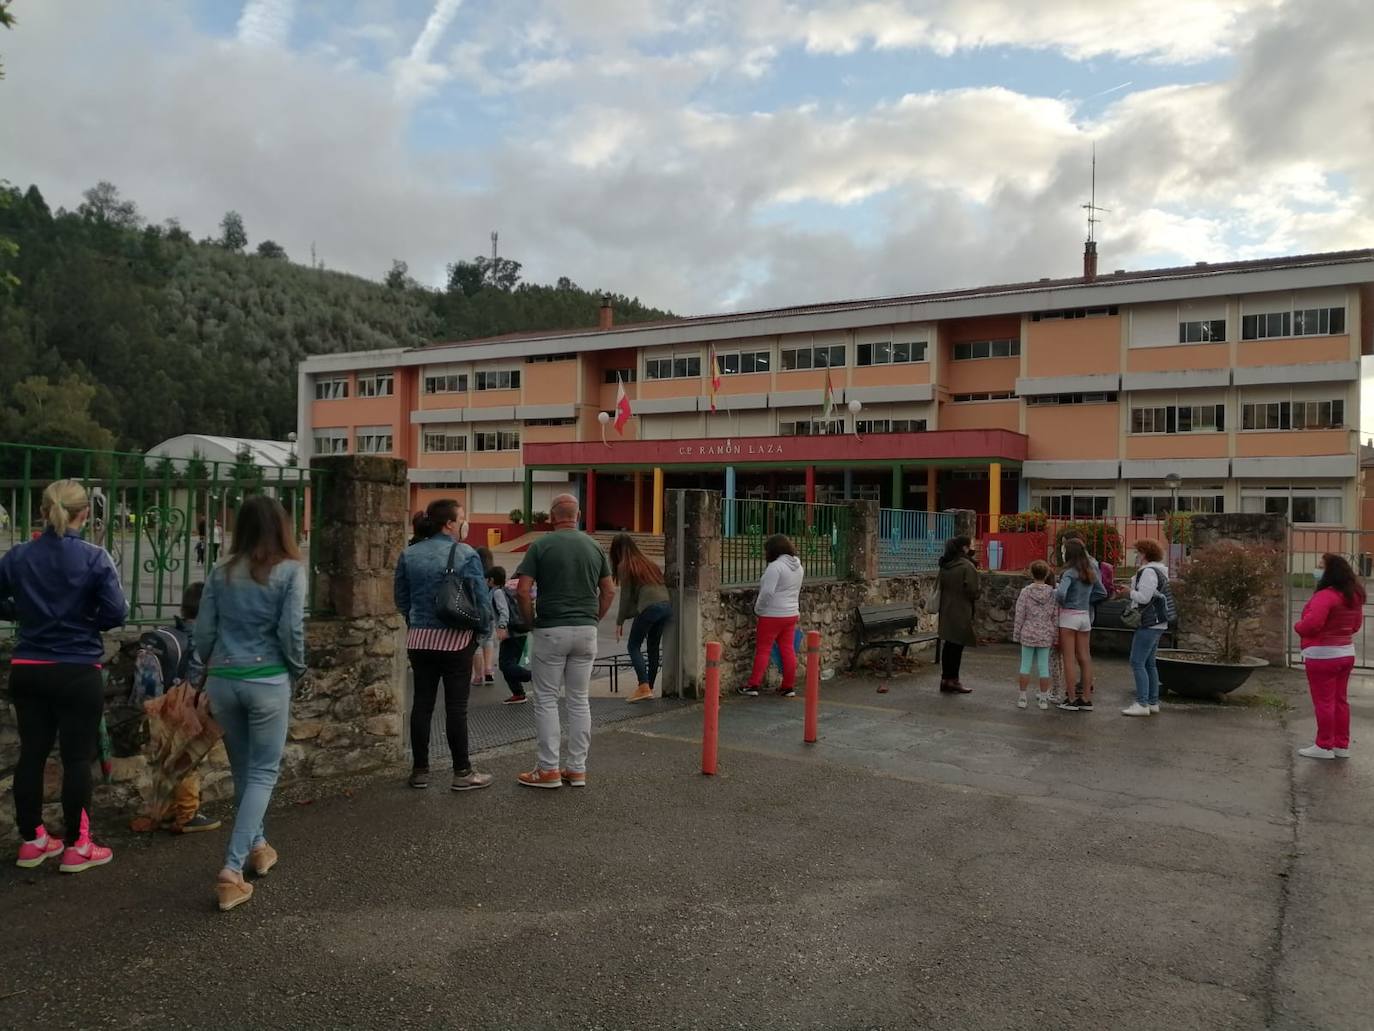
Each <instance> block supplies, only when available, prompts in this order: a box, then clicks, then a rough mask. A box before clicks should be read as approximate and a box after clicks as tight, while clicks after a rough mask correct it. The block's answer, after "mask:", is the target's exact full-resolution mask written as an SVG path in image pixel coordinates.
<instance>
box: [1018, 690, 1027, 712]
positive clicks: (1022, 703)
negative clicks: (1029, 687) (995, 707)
mask: <svg viewBox="0 0 1374 1031" xmlns="http://www.w3.org/2000/svg"><path fill="white" fill-rule="evenodd" d="M1016 707H1017V708H1018V709H1024V708H1025V707H1026V692H1024V691H1022V692H1021V694H1020V695H1018V696H1017V699H1016Z"/></svg>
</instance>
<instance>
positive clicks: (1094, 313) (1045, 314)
mask: <svg viewBox="0 0 1374 1031" xmlns="http://www.w3.org/2000/svg"><path fill="white" fill-rule="evenodd" d="M1116 313H1117V307H1116V305H1114V304H1113V305H1109V306H1108V307H1105V308H1063V309H1060V310H1059V311H1037V312H1034V313H1033V314H1032V315H1031V321H1032V322H1058V321H1059V320H1061V319H1103V318H1106V317H1107V316H1108V315H1115V314H1116Z"/></svg>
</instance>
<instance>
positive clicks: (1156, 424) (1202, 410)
mask: <svg viewBox="0 0 1374 1031" xmlns="http://www.w3.org/2000/svg"><path fill="white" fill-rule="evenodd" d="M1225 429H1226V406H1225V405H1224V404H1222V405H1159V406H1155V407H1150V408H1132V409H1131V432H1132V433H1217V432H1219V431H1222V430H1225Z"/></svg>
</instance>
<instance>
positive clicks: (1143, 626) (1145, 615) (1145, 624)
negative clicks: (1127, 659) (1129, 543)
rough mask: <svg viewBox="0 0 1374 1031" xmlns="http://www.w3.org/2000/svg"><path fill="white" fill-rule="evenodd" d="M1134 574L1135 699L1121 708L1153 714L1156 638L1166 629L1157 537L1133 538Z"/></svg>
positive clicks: (1122, 591)
mask: <svg viewBox="0 0 1374 1031" xmlns="http://www.w3.org/2000/svg"><path fill="white" fill-rule="evenodd" d="M1135 550H1136V566H1137V567H1138V568H1137V569H1136V574H1135V576H1133V577H1132V578H1131V585H1130V586H1129V587H1121V588H1118V590H1117V595H1118V596H1121V595H1126V596H1128V597H1129V598H1130V599H1131V604H1133V605H1135V606H1136V607H1137V608H1139V609H1140V610H1141V611H1140V626H1138V627H1136V629H1135V636H1134V637H1132V638H1131V673H1132V674H1133V675H1134V676H1135V701H1134V702H1132V703H1131V704H1130V705H1128V706H1127V707H1126V708H1124V709H1122V710H1121V715H1123V716H1153V715H1154V714H1155V713H1157V712H1159V667H1158V666H1157V665H1156V664H1155V653H1156V652H1157V651H1158V650H1159V639H1160V638H1161V637H1163V636H1164V634H1165V633H1166V632H1167V631H1168V629H1169V612H1168V609H1169V606H1168V599H1169V567H1168V566H1166V565H1165V564H1164V561H1163V560H1164V549H1163V548H1162V547H1161V546H1160V543H1159V541H1155V540H1150V539H1149V538H1148V537H1142V538H1141V539H1140V540H1138V541H1136V542H1135Z"/></svg>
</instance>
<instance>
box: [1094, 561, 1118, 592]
mask: <svg viewBox="0 0 1374 1031" xmlns="http://www.w3.org/2000/svg"><path fill="white" fill-rule="evenodd" d="M1097 572H1098V574H1099V575H1100V576H1101V577H1102V588H1103V590H1105V591H1106V592H1107V594H1108V596H1110V595H1111V594H1112V592H1113V591H1115V590H1116V567H1115V566H1114V565H1112V564H1111V563H1110V562H1099V563H1098V564H1097Z"/></svg>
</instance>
